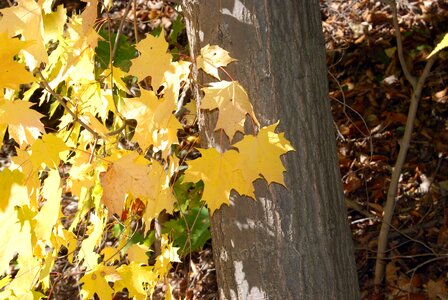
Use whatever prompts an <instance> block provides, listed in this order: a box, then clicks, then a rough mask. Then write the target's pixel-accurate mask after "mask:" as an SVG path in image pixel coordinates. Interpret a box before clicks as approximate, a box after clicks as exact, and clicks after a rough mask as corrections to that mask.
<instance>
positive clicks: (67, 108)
mask: <svg viewBox="0 0 448 300" xmlns="http://www.w3.org/2000/svg"><path fill="white" fill-rule="evenodd" d="M37 73H38V74H39V76H40V78H41V79H42V82H41V83H40V86H41V87H42V88H44V89H46V90H47V91H48V92H50V94H51V95H52V96H53V97H54V98H55V99H56V100H57V101H58V102H59V104H61V105H62V107H63V108H64V109H65V110H66V111H67V112H68V113H69V114H70V115H71V116H72V117H73V119H74V120H75V121H76V122H78V123H79V124H81V126H82V127H83V128H84V129H85V130H87V131H88V132H90V133H91V134H92V135H93V138H94V139H99V138H100V135H99V134H98V133H97V132H96V131H95V130H93V129H92V128H90V127H89V125H87V124H86V123H84V122H83V121H82V120H81V119H79V118H78V116H77V115H76V114H75V113H74V112H73V111H71V109H70V108H69V107H68V106H67V104H65V102H64V99H63V98H62V97H61V95H59V94H57V93H56V92H55V91H54V90H53V89H52V88H51V86H50V85H49V84H48V82H47V80H46V79H45V77H44V75H43V74H42V72H41V71H40V70H39V69H38V70H37Z"/></svg>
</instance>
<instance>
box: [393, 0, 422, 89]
mask: <svg viewBox="0 0 448 300" xmlns="http://www.w3.org/2000/svg"><path fill="white" fill-rule="evenodd" d="M386 2H387V3H389V5H390V7H391V9H392V20H393V24H394V29H395V37H396V40H397V52H398V59H399V60H400V65H401V69H402V70H403V73H404V76H405V77H406V79H407V80H408V81H409V82H410V83H411V85H412V88H413V89H414V90H415V89H416V86H417V79H415V77H414V76H412V74H411V72H410V71H409V68H408V65H407V64H406V60H405V59H404V51H403V41H402V40H401V32H400V27H399V26H398V13H397V5H396V3H395V0H386Z"/></svg>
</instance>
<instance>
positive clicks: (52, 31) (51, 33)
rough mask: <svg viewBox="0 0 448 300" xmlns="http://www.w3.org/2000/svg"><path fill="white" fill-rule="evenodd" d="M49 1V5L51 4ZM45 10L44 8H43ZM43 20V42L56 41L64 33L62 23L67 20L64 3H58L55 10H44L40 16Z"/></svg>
mask: <svg viewBox="0 0 448 300" xmlns="http://www.w3.org/2000/svg"><path fill="white" fill-rule="evenodd" d="M51 2H53V1H50V5H51V4H52V3H51ZM44 11H45V9H44ZM42 18H43V22H44V31H45V34H44V42H45V43H48V42H49V41H51V40H53V41H57V40H58V39H59V38H61V37H62V35H63V33H64V25H65V22H66V21H67V9H66V8H64V5H62V4H61V5H59V6H58V7H57V9H56V11H55V12H52V11H51V6H50V10H49V11H47V12H45V14H44V15H43V16H42Z"/></svg>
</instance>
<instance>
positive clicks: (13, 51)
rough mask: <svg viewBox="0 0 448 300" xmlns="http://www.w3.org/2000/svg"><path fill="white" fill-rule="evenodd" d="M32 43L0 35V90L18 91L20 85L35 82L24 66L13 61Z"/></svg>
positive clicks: (4, 34)
mask: <svg viewBox="0 0 448 300" xmlns="http://www.w3.org/2000/svg"><path fill="white" fill-rule="evenodd" d="M31 44H32V43H30V42H23V41H20V40H19V39H16V38H9V37H8V35H7V34H6V33H5V32H2V33H0V45H8V47H4V46H2V47H0V70H1V71H0V89H3V88H5V87H6V88H10V89H18V88H19V85H20V84H22V83H29V82H32V81H34V80H35V78H34V77H33V75H32V74H31V73H30V72H28V71H27V70H26V69H25V65H24V64H21V63H18V62H16V61H15V60H14V56H15V55H17V54H18V53H19V52H20V51H21V50H23V49H25V48H26V47H29V45H31Z"/></svg>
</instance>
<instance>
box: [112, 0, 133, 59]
mask: <svg viewBox="0 0 448 300" xmlns="http://www.w3.org/2000/svg"><path fill="white" fill-rule="evenodd" d="M132 2H133V1H129V2H128V6H126V10H125V11H124V14H123V17H121V21H120V26H119V27H118V31H117V35H116V36H115V44H114V49H113V50H112V53H111V54H110V57H111V59H112V60H113V59H114V57H115V52H117V48H118V41H119V38H120V34H121V32H122V31H123V25H124V20H125V19H126V17H127V16H128V13H129V11H130V10H131V4H132ZM111 68H112V66H111Z"/></svg>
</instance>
